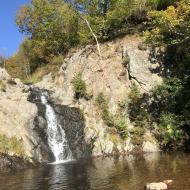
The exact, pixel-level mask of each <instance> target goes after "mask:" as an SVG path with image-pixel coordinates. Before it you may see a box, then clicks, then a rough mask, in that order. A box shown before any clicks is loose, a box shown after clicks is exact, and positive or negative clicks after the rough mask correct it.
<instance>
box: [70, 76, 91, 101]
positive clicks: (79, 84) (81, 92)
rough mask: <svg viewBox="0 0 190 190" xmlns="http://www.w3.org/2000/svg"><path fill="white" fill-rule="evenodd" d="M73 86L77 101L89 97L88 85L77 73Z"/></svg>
mask: <svg viewBox="0 0 190 190" xmlns="http://www.w3.org/2000/svg"><path fill="white" fill-rule="evenodd" d="M72 84H73V88H74V92H75V98H76V99H79V98H85V97H87V92H86V91H87V89H86V83H85V81H84V80H82V74H81V73H77V74H76V75H75V76H74V77H73V79H72Z"/></svg>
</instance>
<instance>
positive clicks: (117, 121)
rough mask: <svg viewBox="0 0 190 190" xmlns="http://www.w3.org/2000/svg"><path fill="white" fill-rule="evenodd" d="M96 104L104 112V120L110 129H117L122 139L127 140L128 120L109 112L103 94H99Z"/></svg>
mask: <svg viewBox="0 0 190 190" xmlns="http://www.w3.org/2000/svg"><path fill="white" fill-rule="evenodd" d="M96 103H97V104H98V105H99V107H100V109H101V112H102V119H103V120H104V122H105V123H106V124H107V125H108V126H109V127H115V128H116V129H117V130H118V132H119V134H120V136H121V137H122V138H127V127H128V123H127V119H126V118H125V117H124V116H121V115H113V114H112V113H110V111H109V106H108V102H107V100H106V97H105V95H104V94H103V93H99V94H98V96H97V97H96Z"/></svg>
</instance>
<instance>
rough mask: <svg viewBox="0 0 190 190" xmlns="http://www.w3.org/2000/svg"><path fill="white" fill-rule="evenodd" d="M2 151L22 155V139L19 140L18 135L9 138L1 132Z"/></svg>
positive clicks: (0, 147) (0, 143)
mask: <svg viewBox="0 0 190 190" xmlns="http://www.w3.org/2000/svg"><path fill="white" fill-rule="evenodd" d="M0 152H2V153H7V154H11V153H14V154H15V155H18V156H22V155H23V153H24V149H23V143H22V140H18V139H17V138H16V137H11V138H7V137H6V136H5V135H2V134H0Z"/></svg>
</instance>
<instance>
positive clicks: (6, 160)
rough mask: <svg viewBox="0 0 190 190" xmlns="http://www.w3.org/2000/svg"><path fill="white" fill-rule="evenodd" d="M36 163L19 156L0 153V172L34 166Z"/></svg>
mask: <svg viewBox="0 0 190 190" xmlns="http://www.w3.org/2000/svg"><path fill="white" fill-rule="evenodd" d="M36 165H37V163H34V162H30V161H29V160H27V159H25V158H22V157H19V156H10V155H8V154H3V153H0V172H10V171H15V170H21V169H25V168H29V167H34V166H36Z"/></svg>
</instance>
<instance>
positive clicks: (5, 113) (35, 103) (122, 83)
mask: <svg viewBox="0 0 190 190" xmlns="http://www.w3.org/2000/svg"><path fill="white" fill-rule="evenodd" d="M141 42H142V40H141V38H140V37H139V36H126V37H124V38H120V39H116V40H114V41H110V42H107V43H104V44H101V52H102V57H101V59H100V57H99V55H98V53H97V50H96V46H94V45H89V46H86V47H85V48H82V49H80V50H78V51H76V52H75V53H72V54H69V55H68V56H67V57H66V59H65V61H64V64H63V65H62V66H61V68H60V71H59V72H58V73H57V74H56V75H55V77H54V78H52V77H51V74H49V75H47V76H45V77H44V78H43V80H42V81H41V82H40V83H38V84H36V85H35V86H31V87H28V86H26V85H23V84H22V83H21V82H20V80H19V79H12V78H11V77H10V76H9V75H8V74H7V73H6V71H5V70H3V69H0V81H1V82H0V121H1V124H0V134H2V135H5V136H6V137H7V138H12V137H15V138H16V139H17V140H19V141H21V142H22V144H23V150H24V151H23V155H22V156H24V157H27V158H29V159H30V160H37V161H39V162H44V161H45V162H48V161H51V160H52V153H51V151H50V149H49V147H48V143H47V134H46V132H47V131H46V130H47V122H46V119H45V117H44V112H45V107H44V106H43V105H42V104H41V102H40V98H39V91H43V90H45V91H47V92H48V94H49V97H48V101H49V103H50V104H51V106H52V107H53V109H54V111H55V113H56V116H57V118H58V122H59V125H60V126H61V127H62V128H64V130H65V133H66V136H67V139H68V143H69V145H70V147H71V150H72V153H73V155H74V157H75V158H81V157H86V156H91V155H92V156H102V155H115V154H127V153H128V152H131V151H133V150H134V148H135V147H134V146H133V144H132V143H131V139H130V136H129V138H128V139H125V140H123V139H122V138H121V137H120V135H119V134H118V131H117V130H116V129H115V128H110V127H108V126H107V125H106V122H105V121H104V120H103V119H102V115H101V110H100V108H99V106H98V105H97V103H96V98H97V96H98V94H100V93H103V94H104V95H105V97H106V99H107V101H108V106H109V110H110V112H111V113H112V114H113V115H115V114H121V115H122V114H125V115H126V114H127V113H125V112H122V113H120V112H119V110H120V109H121V105H123V103H125V102H126V100H127V95H128V93H129V91H130V87H131V83H132V82H136V83H137V84H138V85H139V88H140V89H141V91H142V92H148V91H149V90H150V89H151V88H152V87H153V86H154V84H156V83H159V82H161V78H160V77H159V76H158V75H157V73H152V72H151V71H152V68H153V67H154V65H152V64H151V62H150V61H149V49H148V48H138V45H139V44H140V43H141ZM124 47H125V50H126V52H127V54H128V56H129V62H128V63H127V64H128V66H127V67H125V66H124V65H123V57H122V53H123V48H124ZM77 73H81V76H82V79H83V80H84V81H85V83H86V86H87V94H88V98H86V99H85V98H80V99H79V100H76V99H75V92H74V90H73V84H72V80H73V77H74V76H75V75H76V74H77ZM36 89H38V90H36ZM128 127H129V128H132V127H133V126H132V125H131V124H130V122H129V121H128ZM150 136H151V135H149V137H148V138H145V141H144V143H143V146H142V150H143V151H144V152H155V151H158V150H159V147H158V145H157V142H156V140H155V139H153V138H152V137H150ZM7 153H8V154H10V155H15V154H16V152H14V151H8V152H7Z"/></svg>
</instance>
